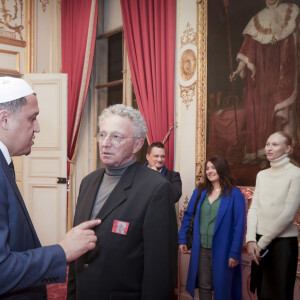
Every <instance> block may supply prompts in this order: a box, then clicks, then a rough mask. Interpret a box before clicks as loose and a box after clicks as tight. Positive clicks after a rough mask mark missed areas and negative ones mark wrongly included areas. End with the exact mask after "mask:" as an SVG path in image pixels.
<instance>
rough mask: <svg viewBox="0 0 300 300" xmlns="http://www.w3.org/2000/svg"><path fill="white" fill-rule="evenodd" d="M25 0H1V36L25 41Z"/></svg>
mask: <svg viewBox="0 0 300 300" xmlns="http://www.w3.org/2000/svg"><path fill="white" fill-rule="evenodd" d="M23 15H24V9H23V0H15V1H9V0H1V2H0V36H1V37H2V38H6V39H10V40H21V41H23V30H24V27H25V24H24V18H23Z"/></svg>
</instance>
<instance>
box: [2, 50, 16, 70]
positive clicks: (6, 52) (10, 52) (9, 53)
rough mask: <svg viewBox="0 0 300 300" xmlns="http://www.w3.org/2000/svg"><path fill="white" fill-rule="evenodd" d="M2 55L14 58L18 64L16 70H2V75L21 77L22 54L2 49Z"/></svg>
mask: <svg viewBox="0 0 300 300" xmlns="http://www.w3.org/2000/svg"><path fill="white" fill-rule="evenodd" d="M0 53H4V54H8V55H12V56H14V57H15V62H16V67H15V69H0V73H2V74H11V75H21V73H20V69H21V67H20V52H16V51H10V50H3V49H0Z"/></svg>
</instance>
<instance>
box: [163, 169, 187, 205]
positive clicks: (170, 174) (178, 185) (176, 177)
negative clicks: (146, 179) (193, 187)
mask: <svg viewBox="0 0 300 300" xmlns="http://www.w3.org/2000/svg"><path fill="white" fill-rule="evenodd" d="M163 175H164V176H165V177H166V178H167V179H168V180H169V181H170V183H171V185H172V188H173V193H174V201H175V203H176V202H178V201H179V199H180V197H181V195H182V182H181V178H180V174H179V173H178V172H175V171H171V170H169V169H167V168H166V171H165V173H164V174H163Z"/></svg>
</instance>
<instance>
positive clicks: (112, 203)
mask: <svg viewBox="0 0 300 300" xmlns="http://www.w3.org/2000/svg"><path fill="white" fill-rule="evenodd" d="M137 164H138V163H134V164H133V165H131V166H129V167H128V169H127V170H126V171H125V173H124V174H123V176H122V177H121V179H120V181H119V182H118V184H117V185H116V187H115V188H114V189H113V191H112V192H111V194H110V195H109V197H108V198H107V200H106V202H105V204H104V205H103V207H102V208H101V209H100V211H99V213H98V215H97V218H100V219H101V220H102V221H103V220H104V219H105V218H106V217H107V215H109V214H110V213H111V212H112V211H113V210H114V209H115V208H116V207H117V206H119V205H120V204H121V203H122V202H124V201H125V200H126V199H127V196H126V192H125V190H126V189H128V188H130V187H131V185H132V181H133V177H134V174H135V171H136V168H137Z"/></svg>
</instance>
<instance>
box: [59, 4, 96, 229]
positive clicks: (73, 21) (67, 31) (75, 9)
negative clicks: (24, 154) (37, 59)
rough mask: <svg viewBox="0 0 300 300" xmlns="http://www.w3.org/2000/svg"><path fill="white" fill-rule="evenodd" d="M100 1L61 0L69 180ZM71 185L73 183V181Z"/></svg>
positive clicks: (70, 209)
mask: <svg viewBox="0 0 300 300" xmlns="http://www.w3.org/2000/svg"><path fill="white" fill-rule="evenodd" d="M97 14H98V1H97V0H62V1H61V39H62V40H61V48H62V73H67V74H68V134H67V144H68V150H67V151H68V153H67V155H68V179H69V180H71V178H72V174H71V173H72V169H73V166H72V164H73V161H74V160H75V156H76V144H77V138H78V133H79V128H80V121H81V117H82V112H83V108H84V103H85V99H86V94H87V89H88V85H89V80H90V74H91V69H92V63H93V56H94V48H95V41H96V27H97ZM70 187H72V183H71V182H70ZM67 219H68V220H67V222H68V225H67V227H68V228H70V227H71V226H72V221H73V201H72V190H69V193H68V216H67Z"/></svg>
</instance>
